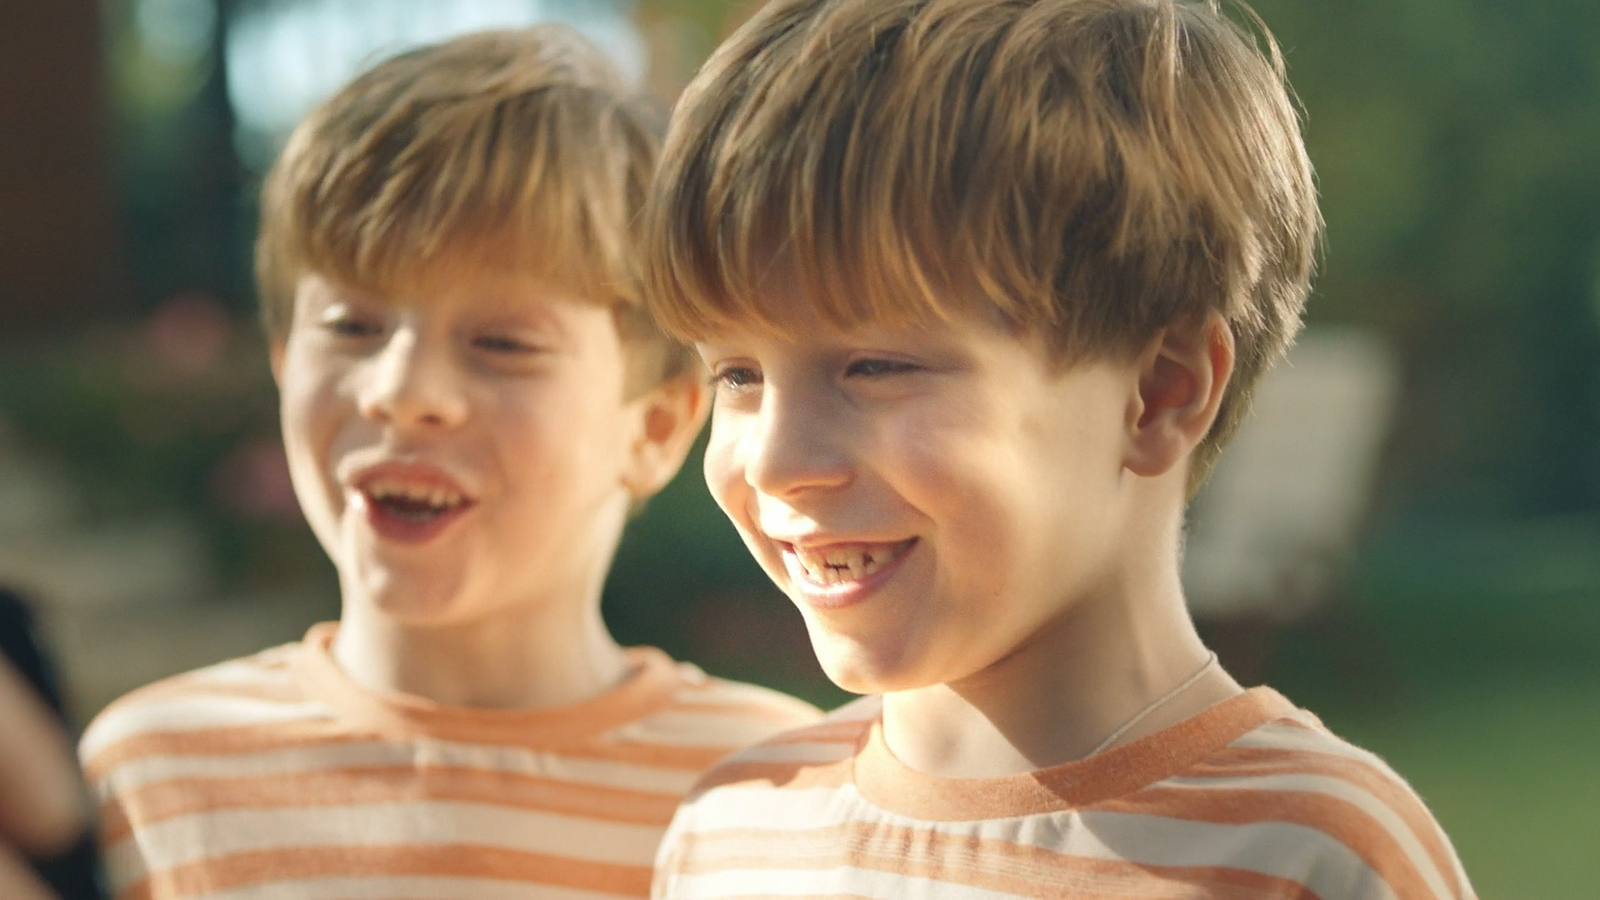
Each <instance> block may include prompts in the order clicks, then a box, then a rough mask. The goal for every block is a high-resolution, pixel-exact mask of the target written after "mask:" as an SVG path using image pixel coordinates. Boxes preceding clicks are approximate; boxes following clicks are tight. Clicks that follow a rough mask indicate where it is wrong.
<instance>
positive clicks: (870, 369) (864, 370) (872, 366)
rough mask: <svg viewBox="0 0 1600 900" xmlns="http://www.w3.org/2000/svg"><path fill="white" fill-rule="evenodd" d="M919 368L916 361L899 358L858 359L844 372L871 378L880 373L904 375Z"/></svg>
mask: <svg viewBox="0 0 1600 900" xmlns="http://www.w3.org/2000/svg"><path fill="white" fill-rule="evenodd" d="M919 368H920V366H917V365H916V364H915V363H908V362H903V361H901V360H897V359H858V360H856V361H855V362H853V363H851V364H850V365H849V366H847V367H846V368H845V370H844V373H845V374H846V375H857V376H863V377H867V378H871V377H874V376H879V375H902V374H905V373H907V372H915V371H917V369H919Z"/></svg>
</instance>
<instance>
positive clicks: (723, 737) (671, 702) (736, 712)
mask: <svg viewBox="0 0 1600 900" xmlns="http://www.w3.org/2000/svg"><path fill="white" fill-rule="evenodd" d="M672 665H673V666H674V667H675V675H676V677H675V679H674V682H675V683H674V684H673V686H672V687H671V688H670V692H669V694H668V696H667V697H666V699H665V702H664V703H661V704H660V705H659V706H654V707H653V708H652V709H651V710H650V711H649V712H647V713H645V714H644V715H642V716H641V717H639V718H637V719H635V720H633V721H632V722H630V723H629V724H627V725H626V726H624V727H623V728H622V729H620V731H619V732H618V733H617V734H618V736H622V737H626V738H627V739H630V740H634V741H639V742H643V743H648V744H653V745H657V746H660V747H669V748H680V749H682V750H684V751H689V750H691V749H694V750H695V751H696V752H695V753H694V754H693V759H688V760H686V761H687V762H688V763H690V764H692V767H693V768H694V769H695V770H696V771H704V770H705V768H706V767H707V766H709V765H711V763H713V762H715V761H716V760H718V759H721V758H722V757H724V756H726V755H727V754H729V753H732V752H733V751H735V750H738V749H741V748H743V747H748V746H750V745H751V744H754V743H756V742H758V741H762V740H765V739H767V738H769V737H771V736H772V735H774V734H777V733H779V732H782V731H785V730H787V729H790V728H794V727H797V726H800V725H804V724H807V723H810V722H814V721H816V720H817V719H819V718H821V716H822V713H821V712H820V711H818V710H817V708H816V707H814V706H812V705H811V704H809V703H806V702H805V701H803V700H799V699H797V698H795V697H791V696H789V695H788V694H784V693H781V692H779V691H774V690H771V689H770V688H764V687H760V686H758V685H754V684H745V683H744V682H739V681H729V680H726V679H722V678H713V677H711V676H708V675H706V674H705V673H704V672H702V671H700V669H699V668H697V667H695V666H693V665H690V664H688V663H673V664H672Z"/></svg>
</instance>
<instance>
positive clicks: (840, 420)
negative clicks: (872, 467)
mask: <svg viewBox="0 0 1600 900" xmlns="http://www.w3.org/2000/svg"><path fill="white" fill-rule="evenodd" d="M842 412H843V411H839V410H833V409H831V408H830V405H829V404H828V403H827V402H826V400H825V398H820V397H807V396H804V395H802V394H799V393H791V392H786V391H782V390H775V389H773V388H770V387H769V388H768V389H767V390H766V391H765V392H764V395H763V397H762V402H761V409H760V411H759V413H758V414H757V415H756V416H754V417H753V419H754V421H752V422H750V423H749V424H750V427H749V428H748V429H747V430H746V433H745V434H744V435H743V439H742V440H741V442H740V444H741V447H740V449H741V451H742V453H741V455H742V456H743V457H744V470H745V480H746V481H747V482H748V483H749V484H750V486H751V487H753V488H755V489H756V490H757V491H758V492H760V493H763V494H766V495H768V496H772V497H785V498H787V497H793V496H795V495H797V494H800V493H803V492H806V491H813V490H823V489H832V488H839V487H843V486H845V485H847V484H849V483H850V480H851V478H852V475H853V466H852V462H851V454H850V437H849V436H850V433H851V430H850V427H849V422H848V415H847V414H843V415H842V414H840V413H842Z"/></svg>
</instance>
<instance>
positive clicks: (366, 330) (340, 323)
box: [322, 316, 383, 338]
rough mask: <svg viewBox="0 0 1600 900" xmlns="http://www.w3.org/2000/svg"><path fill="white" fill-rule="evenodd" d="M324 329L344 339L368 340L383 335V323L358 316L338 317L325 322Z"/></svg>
mask: <svg viewBox="0 0 1600 900" xmlns="http://www.w3.org/2000/svg"><path fill="white" fill-rule="evenodd" d="M322 327H323V328H326V329H327V330H328V331H330V332H332V333H333V334H335V335H337V336H339V337H342V338H368V337H374V336H376V335H379V334H382V333H383V323H381V322H378V321H376V320H374V319H363V318H360V317H358V316H338V317H335V318H331V319H327V320H324V321H323V323H322Z"/></svg>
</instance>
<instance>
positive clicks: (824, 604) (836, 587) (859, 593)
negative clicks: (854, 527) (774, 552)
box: [777, 538, 919, 612]
mask: <svg viewBox="0 0 1600 900" xmlns="http://www.w3.org/2000/svg"><path fill="white" fill-rule="evenodd" d="M918 541H919V539H918V538H910V539H909V540H906V541H828V542H826V543H814V544H809V545H808V546H810V547H811V548H813V549H819V548H823V547H828V546H838V545H840V544H905V548H904V549H903V550H901V551H900V553H899V554H898V555H897V556H895V558H894V559H893V560H891V561H890V562H889V563H888V564H886V565H884V567H883V568H881V569H879V570H878V571H876V572H874V573H872V574H871V575H868V576H866V577H864V578H861V579H859V580H855V581H840V582H837V583H834V584H819V583H817V582H815V581H813V580H811V576H810V575H809V574H807V572H806V569H805V566H803V565H801V564H800V557H799V555H798V554H797V553H796V552H795V545H794V543H791V542H788V541H781V540H780V541H777V544H778V550H779V554H780V555H781V556H782V558H783V567H784V570H785V571H787V572H788V573H789V581H790V583H791V584H793V585H794V587H795V592H796V593H798V594H799V595H800V599H802V600H803V601H804V602H805V603H806V605H808V606H810V607H811V608H813V609H815V610H818V611H820V612H834V611H836V610H842V609H847V608H849V607H852V606H856V605H859V604H861V603H864V602H866V601H867V600H868V599H869V598H871V597H872V595H873V594H875V593H877V591H878V590H879V589H881V588H882V587H883V586H884V585H885V584H886V583H888V581H889V580H890V579H892V578H893V577H894V576H895V574H896V573H898V572H899V571H900V568H901V567H902V566H903V565H905V561H906V560H907V559H908V558H909V557H910V556H911V554H912V552H913V551H915V550H916V545H917V543H918Z"/></svg>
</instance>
